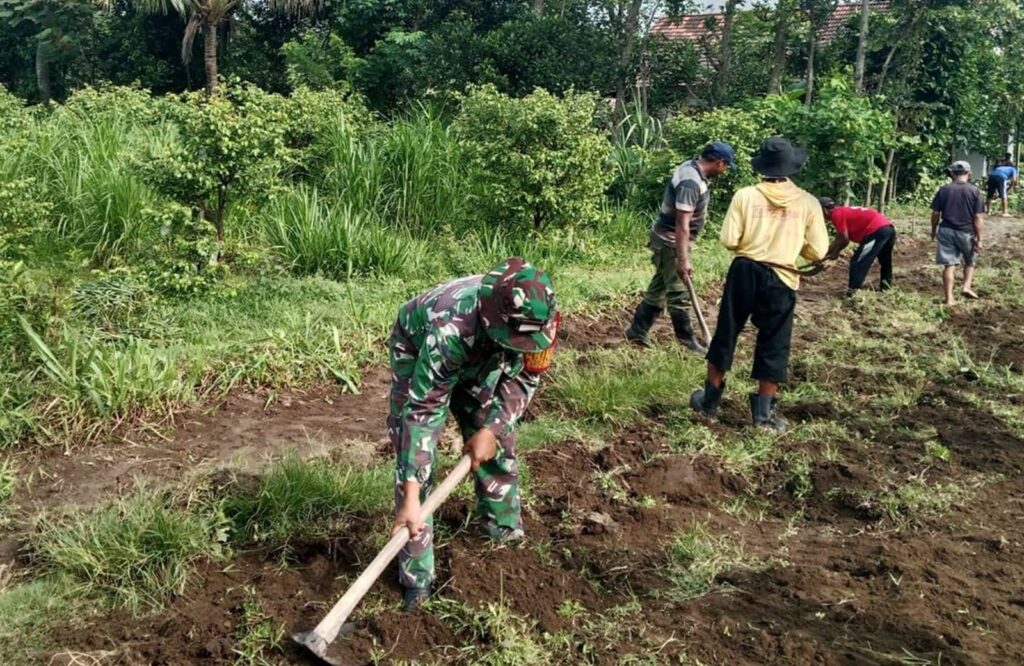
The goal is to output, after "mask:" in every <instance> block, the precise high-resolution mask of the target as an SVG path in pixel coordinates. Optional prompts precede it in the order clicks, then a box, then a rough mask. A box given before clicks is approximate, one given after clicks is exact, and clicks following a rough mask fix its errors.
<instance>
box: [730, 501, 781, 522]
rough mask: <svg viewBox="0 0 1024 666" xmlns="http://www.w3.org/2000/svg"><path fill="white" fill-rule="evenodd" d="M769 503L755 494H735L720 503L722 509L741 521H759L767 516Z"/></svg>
mask: <svg viewBox="0 0 1024 666" xmlns="http://www.w3.org/2000/svg"><path fill="white" fill-rule="evenodd" d="M770 507H771V503H770V502H769V501H768V500H766V499H764V498H763V497H758V496H757V495H737V496H736V497H733V498H732V499H730V500H728V501H727V502H725V503H723V504H722V511H725V512H726V513H727V514H729V515H730V516H732V517H733V518H736V519H737V520H740V521H742V522H745V523H746V522H755V523H760V522H763V521H764V520H765V518H767V516H768V509H769V508H770Z"/></svg>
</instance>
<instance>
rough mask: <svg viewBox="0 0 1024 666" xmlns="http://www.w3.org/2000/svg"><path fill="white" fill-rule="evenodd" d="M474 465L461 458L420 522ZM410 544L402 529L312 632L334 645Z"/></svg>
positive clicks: (406, 531) (431, 498) (427, 504)
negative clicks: (368, 594)
mask: <svg viewBox="0 0 1024 666" xmlns="http://www.w3.org/2000/svg"><path fill="white" fill-rule="evenodd" d="M471 464H472V461H471V460H470V457H469V456H468V455H465V456H462V459H461V460H459V463H458V464H457V465H456V466H455V468H454V469H453V470H452V471H451V472H449V474H448V476H447V477H446V478H445V480H444V481H443V482H442V483H441V485H440V486H438V487H437V490H435V491H434V492H432V493H430V496H429V497H427V500H426V501H425V502H424V503H423V511H422V513H420V519H421V520H426V519H427V518H429V517H430V515H431V514H433V513H434V511H436V510H437V508H438V507H439V506H441V504H442V503H444V501H445V500H446V499H448V496H449V495H451V494H452V491H453V490H455V487H456V486H458V485H459V484H460V483H462V480H463V479H465V478H466V476H468V475H469V471H470V466H471ZM408 541H409V528H408V527H402V529H400V530H398V531H397V532H395V534H394V536H392V537H391V540H390V541H388V544H387V545H386V546H384V548H383V549H382V550H381V551H380V552H379V553H378V554H377V557H375V558H373V561H372V562H370V566H368V567H366V570H365V571H363V573H361V574H359V578H356V580H355V582H354V583H352V586H351V587H349V588H348V590H347V591H346V592H345V594H344V596H342V597H341V599H338V603H336V604H334V608H332V609H331V610H330V612H329V613H327V615H326V617H324V619H322V620H320V624H318V625H316V628H315V629H313V633H316V634H318V635H319V636H320V638H322V639H324V640H325V641H326V642H327V643H331V642H333V641H334V639H335V638H337V636H338V632H339V631H341V627H342V625H343V624H345V620H347V619H348V616H349V615H351V614H352V611H353V610H355V608H356V606H358V605H359V602H360V601H362V599H363V597H364V596H366V593H367V592H369V591H370V587H371V586H372V585H373V584H374V583H375V582H376V581H377V579H378V578H380V575H381V574H382V573H384V569H386V568H387V566H388V564H390V563H391V560H393V559H395V557H396V556H397V555H398V553H399V552H401V550H402V548H404V547H405V544H406V543H407V542H408Z"/></svg>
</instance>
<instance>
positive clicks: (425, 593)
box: [402, 587, 430, 611]
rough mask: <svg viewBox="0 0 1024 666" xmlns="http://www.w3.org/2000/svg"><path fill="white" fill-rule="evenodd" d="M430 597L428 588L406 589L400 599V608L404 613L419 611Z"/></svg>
mask: <svg viewBox="0 0 1024 666" xmlns="http://www.w3.org/2000/svg"><path fill="white" fill-rule="evenodd" d="M429 597H430V588H426V587H407V588H405V593H404V594H403V597H402V599H403V600H402V608H403V609H404V610H405V611H414V610H419V608H420V606H422V605H423V602H424V601H426V600H427V599H428V598H429Z"/></svg>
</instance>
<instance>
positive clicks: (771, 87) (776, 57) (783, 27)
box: [768, 0, 791, 93]
mask: <svg viewBox="0 0 1024 666" xmlns="http://www.w3.org/2000/svg"><path fill="white" fill-rule="evenodd" d="M790 11H791V8H790V7H789V6H788V4H787V3H785V2H781V0H780V2H779V3H778V5H777V6H776V8H775V44H774V46H773V49H772V74H771V79H770V80H769V81H768V92H769V93H781V92H782V78H783V77H784V76H785V74H786V37H787V33H788V32H789V12H790Z"/></svg>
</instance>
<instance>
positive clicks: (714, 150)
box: [626, 141, 736, 354]
mask: <svg viewBox="0 0 1024 666" xmlns="http://www.w3.org/2000/svg"><path fill="white" fill-rule="evenodd" d="M735 158H736V152H735V151H734V150H733V149H732V146H730V145H729V144H727V143H724V142H721V141H715V142H714V143H711V144H709V145H708V146H707V147H705V148H704V150H703V151H702V152H701V154H700V157H698V158H695V159H692V160H689V161H686V162H683V163H682V164H680V165H679V166H678V167H677V168H676V170H675V172H674V173H673V174H672V177H671V178H669V179H668V181H667V182H666V183H665V190H664V194H663V195H662V198H661V212H660V213H659V214H658V217H657V218H656V219H655V220H654V224H653V226H652V227H651V239H650V242H649V244H648V247H650V248H651V263H653V264H654V277H653V278H651V283H650V285H649V286H648V287H647V293H646V294H644V299H643V301H641V303H640V305H639V306H637V309H636V312H634V314H633V322H632V323H631V324H630V326H629V328H628V329H626V339H627V340H629V341H630V342H632V343H633V344H636V345H639V346H641V347H649V346H650V338H649V337H648V334H649V332H650V330H651V326H653V325H654V321H655V320H656V319H657V318H658V315H660V314H661V312H662V310H664V309H665V308H668V314H669V317H670V318H671V320H672V329H673V331H674V332H675V334H676V339H677V340H679V342H680V343H681V344H682V345H683V346H684V347H686V348H687V349H689V350H690V351H692V352H695V353H697V354H703V353H704V352H705V351H706V350H705V349H704V347H703V346H702V345H701V344H700V343H699V342H698V341H697V339H696V338H695V337H694V336H693V325H692V324H691V323H690V307H691V306H692V304H691V303H690V294H689V290H687V288H686V280H689V279H690V278H691V277H692V275H693V264H692V263H691V261H690V247H691V246H692V244H693V243H694V242H695V241H696V240H697V235H698V234H699V233H700V231H701V229H703V228H704V222H705V220H706V219H707V211H708V200H709V199H710V198H711V192H710V190H709V189H708V179H709V178H714V177H715V176H720V175H721V174H723V173H725V172H726V171H728V170H729V169H731V168H734V167H735V166H736V163H735Z"/></svg>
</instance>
